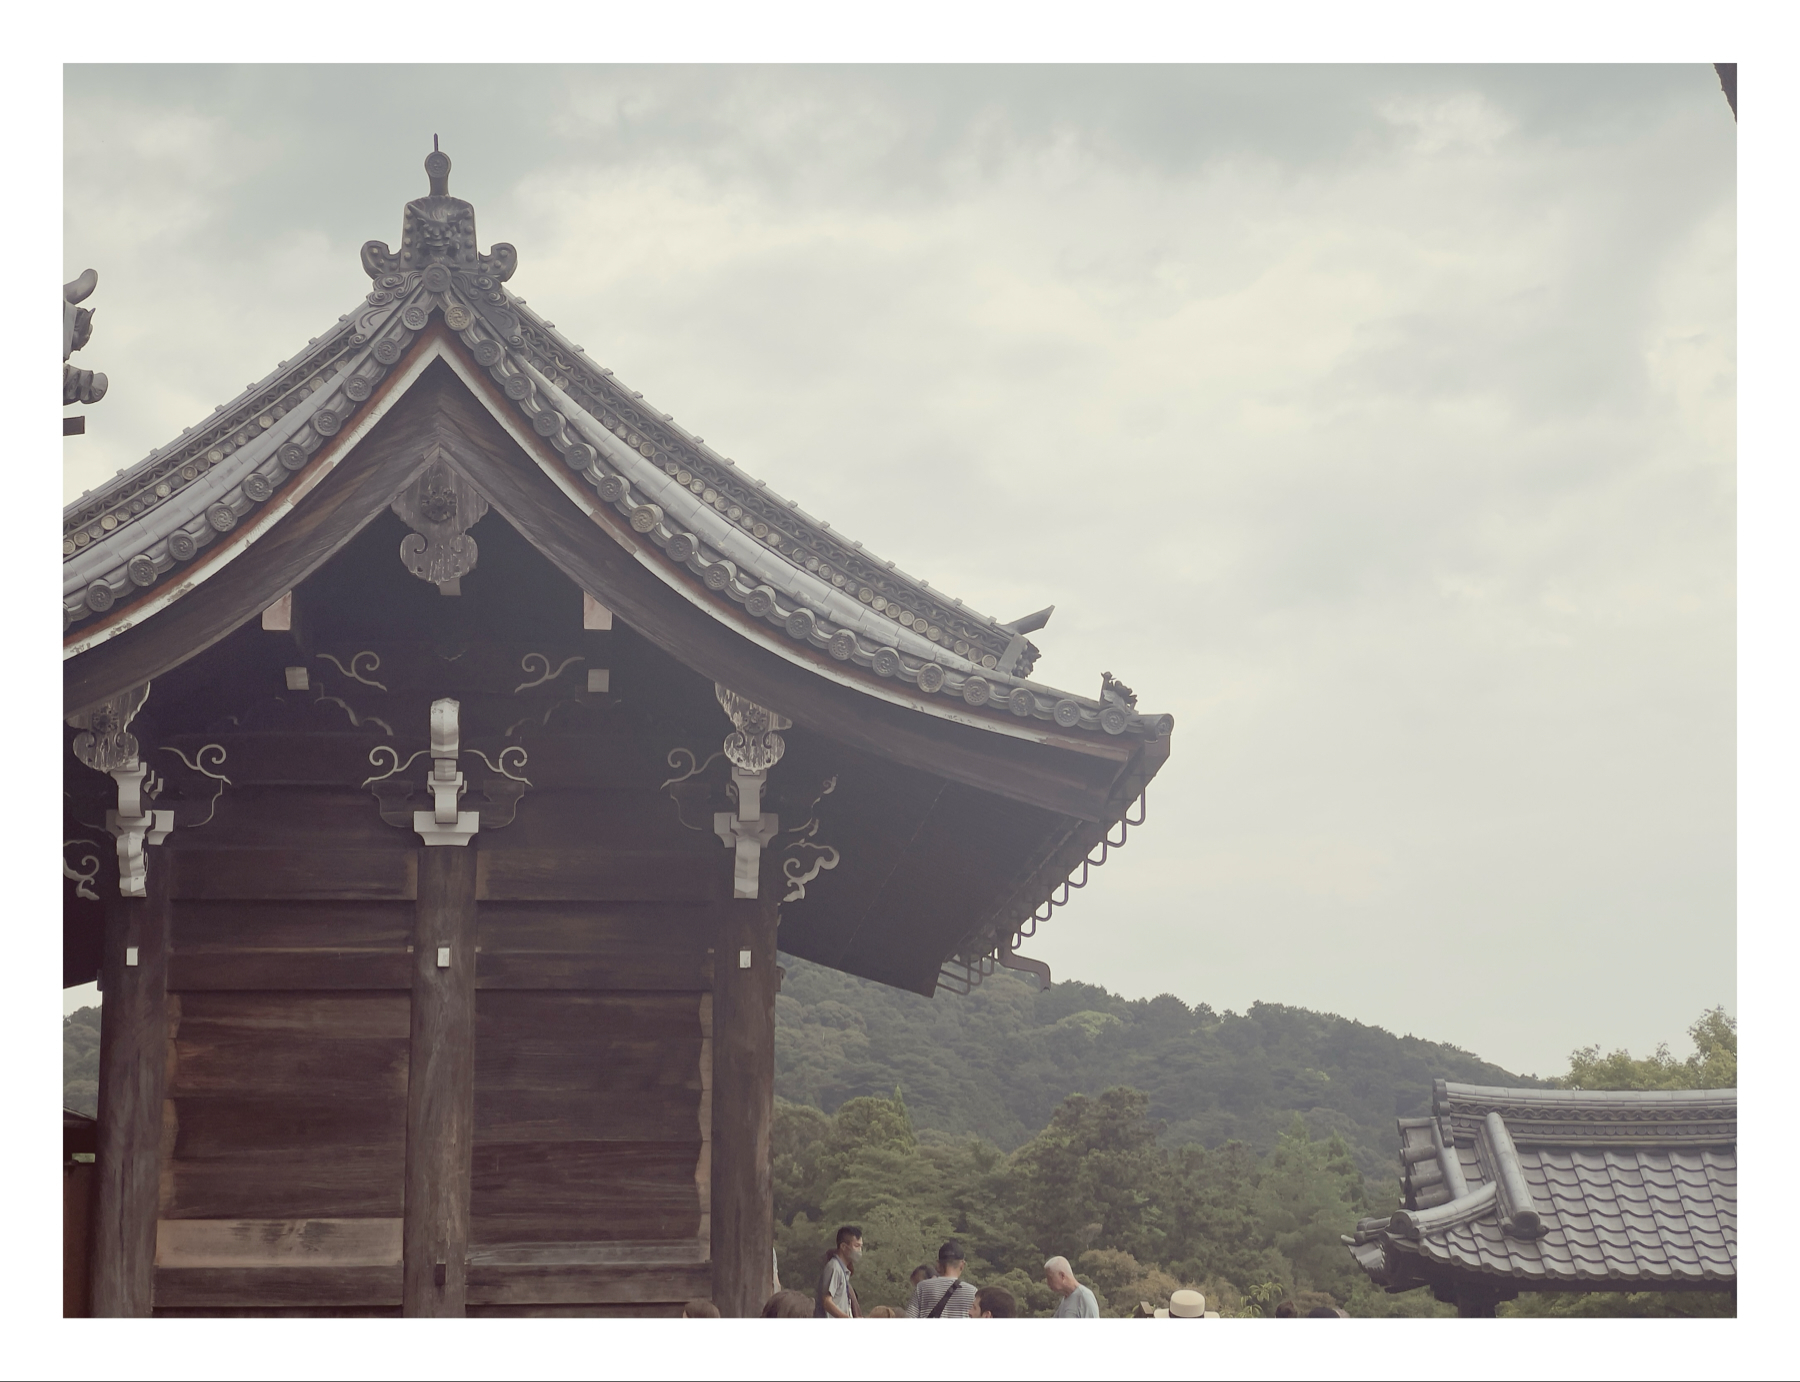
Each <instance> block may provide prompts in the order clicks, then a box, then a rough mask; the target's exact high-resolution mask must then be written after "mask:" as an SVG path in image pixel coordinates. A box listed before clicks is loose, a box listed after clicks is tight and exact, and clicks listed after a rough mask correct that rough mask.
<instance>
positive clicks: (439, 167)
mask: <svg viewBox="0 0 1800 1382" xmlns="http://www.w3.org/2000/svg"><path fill="white" fill-rule="evenodd" d="M425 172H426V175H427V176H429V177H430V179H431V192H430V193H429V195H431V196H433V197H447V196H449V195H450V156H449V155H448V154H446V153H442V152H440V151H439V149H438V137H437V136H436V135H435V134H434V135H432V136H431V152H430V153H428V154H426V155H425Z"/></svg>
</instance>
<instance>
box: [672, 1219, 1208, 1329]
mask: <svg viewBox="0 0 1800 1382" xmlns="http://www.w3.org/2000/svg"><path fill="white" fill-rule="evenodd" d="M862 1256H863V1231H862V1229H860V1228H859V1227H857V1226H856V1225H855V1224H845V1225H844V1226H843V1227H842V1228H840V1229H839V1230H838V1231H837V1245H836V1247H834V1248H833V1249H832V1251H831V1252H829V1253H827V1254H826V1255H825V1261H824V1262H823V1263H822V1264H821V1266H820V1269H819V1281H818V1285H817V1286H816V1287H815V1288H814V1290H813V1295H812V1299H811V1300H808V1299H807V1297H806V1295H805V1293H804V1292H801V1291H791V1290H785V1289H783V1290H777V1291H776V1292H775V1294H774V1295H772V1296H770V1297H769V1300H768V1303H767V1304H766V1305H764V1306H763V1308H762V1314H763V1318H765V1319H777V1320H779V1319H836V1320H853V1319H864V1318H867V1319H872V1320H879V1319H908V1320H1010V1319H1013V1318H1015V1317H1017V1315H1018V1314H1019V1303H1018V1301H1017V1300H1015V1299H1014V1298H1013V1294H1012V1292H1011V1291H1008V1290H1007V1289H1006V1288H1005V1287H1004V1286H982V1287H977V1286H976V1285H975V1284H974V1283H973V1282H970V1281H965V1280H964V1279H963V1270H964V1268H965V1267H966V1266H967V1265H968V1255H967V1254H966V1253H965V1252H964V1251H963V1248H962V1244H960V1243H958V1242H957V1241H956V1240H955V1239H954V1238H952V1239H950V1240H948V1241H947V1242H945V1243H944V1245H943V1246H942V1247H940V1248H939V1249H938V1255H937V1263H936V1265H935V1266H933V1265H931V1264H929V1263H921V1264H920V1265H919V1266H917V1267H915V1268H913V1271H912V1295H911V1296H910V1297H909V1298H908V1300H907V1302H906V1306H905V1308H904V1309H902V1310H895V1309H894V1308H893V1307H892V1306H891V1305H878V1306H876V1307H875V1308H874V1309H872V1310H869V1311H867V1312H866V1313H865V1312H864V1310H863V1308H862V1306H861V1304H860V1302H858V1300H857V1298H856V1286H855V1281H854V1278H855V1276H856V1268H857V1266H858V1264H859V1263H861V1261H862ZM1044 1282H1045V1284H1046V1285H1047V1286H1049V1288H1050V1289H1051V1290H1052V1291H1053V1292H1055V1294H1056V1296H1057V1305H1056V1311H1055V1314H1054V1315H1053V1317H1052V1318H1055V1319H1059V1320H1097V1319H1099V1318H1100V1302H1099V1301H1098V1300H1097V1299H1096V1298H1095V1296H1094V1293H1093V1291H1092V1289H1090V1288H1089V1287H1087V1286H1084V1285H1082V1284H1081V1282H1079V1281H1077V1280H1076V1279H1075V1269H1074V1268H1073V1267H1071V1266H1070V1265H1069V1259H1068V1258H1066V1257H1052V1258H1051V1259H1050V1260H1049V1261H1047V1262H1046V1263H1044ZM1154 1314H1155V1316H1156V1318H1158V1319H1177V1320H1182V1319H1194V1320H1198V1319H1217V1318H1218V1312H1216V1311H1212V1310H1208V1309H1207V1308H1206V1297H1205V1296H1204V1295H1202V1294H1201V1293H1200V1292H1198V1291H1190V1290H1182V1291H1176V1292H1175V1293H1174V1294H1173V1295H1172V1296H1170V1298H1169V1304H1168V1306H1167V1308H1164V1309H1157V1310H1156V1311H1155V1312H1154ZM682 1315H683V1317H684V1318H687V1319H717V1318H718V1315H719V1310H718V1307H717V1306H715V1305H714V1304H713V1303H712V1302H711V1301H705V1300H695V1301H689V1302H688V1304H687V1305H686V1306H685V1307H684V1308H683V1310H682Z"/></svg>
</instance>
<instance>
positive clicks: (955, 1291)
mask: <svg viewBox="0 0 1800 1382" xmlns="http://www.w3.org/2000/svg"><path fill="white" fill-rule="evenodd" d="M967 1260H968V1259H967V1258H966V1257H965V1256H964V1255H963V1250H962V1244H961V1243H959V1242H957V1241H956V1240H955V1239H954V1238H952V1239H951V1240H950V1241H949V1242H947V1243H945V1244H944V1246H943V1247H941V1248H939V1249H938V1274H937V1275H936V1276H932V1277H926V1278H925V1280H923V1281H921V1282H920V1283H919V1284H918V1285H917V1286H915V1287H913V1293H912V1299H911V1300H909V1301H907V1302H906V1312H905V1318H906V1319H909V1320H966V1319H968V1318H969V1312H970V1311H971V1310H972V1309H974V1307H975V1288H974V1287H973V1286H971V1285H969V1283H968V1282H966V1281H964V1280H963V1279H962V1274H963V1264H964V1263H965V1262H966V1261H967Z"/></svg>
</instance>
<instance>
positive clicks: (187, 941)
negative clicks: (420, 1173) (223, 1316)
mask: <svg viewBox="0 0 1800 1382" xmlns="http://www.w3.org/2000/svg"><path fill="white" fill-rule="evenodd" d="M260 853H261V852H260V851H249V850H216V851H207V852H201V851H186V852H183V853H182V854H181V855H180V856H178V857H179V868H178V870H177V875H178V882H177V891H178V894H179V896H178V899H177V901H176V902H175V903H174V904H173V908H172V920H171V935H170V940H171V953H170V957H169V958H170V981H169V996H168V998H167V1000H166V1001H167V1014H168V1016H167V1030H168V1046H169V1053H168V1062H167V1067H168V1074H167V1084H166V1088H165V1101H164V1105H163V1148H164V1154H163V1171H162V1194H161V1215H160V1221H159V1223H158V1225H157V1243H156V1307H157V1312H158V1313H159V1314H185V1313H201V1314H219V1313H239V1312H246V1311H250V1312H256V1313H263V1312H280V1313H292V1312H298V1313H305V1314H312V1313H320V1312H340V1311H352V1312H356V1313H363V1312H380V1311H384V1310H387V1309H390V1308H394V1307H398V1305H399V1302H400V1281H401V1233H400V1227H401V1212H402V1202H403V1185H404V1170H405V1158H406V1090H407V1079H408V1056H407V1048H408V1030H409V1023H410V1015H411V1006H412V1004H411V998H410V995H409V993H408V991H407V964H408V959H409V957H408V954H407V951H408V949H409V948H410V947H409V946H408V944H407V936H408V933H409V931H410V928H411V911H412V907H411V904H410V903H409V902H407V901H405V900H403V898H404V896H405V889H404V887H400V886H392V887H389V889H388V890H387V893H386V895H387V896H388V897H390V898H392V899H393V900H391V901H385V902H376V901H370V900H367V899H368V894H369V892H371V891H373V890H372V889H370V888H369V887H368V886H367V878H368V873H367V871H366V870H362V869H360V868H359V867H358V864H359V862H360V860H361V859H364V858H376V859H382V860H383V861H384V862H385V863H386V864H387V865H388V869H387V877H388V878H389V879H390V880H405V879H408V878H410V876H411V875H410V872H409V871H408V870H407V869H406V868H404V867H402V868H401V869H399V870H395V869H394V868H393V867H392V865H393V864H395V863H399V864H401V865H403V866H404V865H406V864H407V863H408V861H409V856H408V855H407V854H402V853H400V852H399V851H391V852H389V853H388V854H386V855H385V856H384V855H380V854H373V853H365V854H364V855H362V856H360V857H359V858H353V859H351V860H350V861H349V862H348V864H347V865H346V867H344V868H342V869H339V868H336V867H334V866H333V865H332V863H331V861H330V860H328V859H319V860H313V861H307V860H306V856H305V855H304V853H298V854H294V855H290V856H288V857H289V859H290V860H291V859H293V858H299V859H301V860H303V861H305V862H308V863H310V864H313V865H315V866H316V867H313V868H310V869H307V870H304V871H303V870H299V869H296V868H294V867H291V866H290V867H286V868H274V867H259V864H260V863H262V862H263V861H262V860H260V859H259V857H258V856H259V855H260ZM334 857H336V856H334ZM334 887H335V888H336V889H337V890H338V893H339V895H338V896H337V897H335V898H330V899H329V900H327V899H325V898H321V897H320V896H319V895H320V894H322V893H329V892H330V891H331V890H332V889H333V888H334ZM296 894H298V895H299V899H300V900H292V899H294V898H295V896H296ZM346 894H347V896H346Z"/></svg>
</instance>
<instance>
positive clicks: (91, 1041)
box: [63, 1007, 100, 1118]
mask: <svg viewBox="0 0 1800 1382" xmlns="http://www.w3.org/2000/svg"><path fill="white" fill-rule="evenodd" d="M99 1101H100V1009H99V1008H97V1007H96V1008H77V1009H76V1010H75V1011H74V1012H72V1013H70V1014H69V1015H68V1016H67V1017H65V1018H63V1107H65V1108H69V1109H73V1110H74V1111H75V1112H76V1113H85V1114H87V1116H88V1117H90V1118H92V1117H93V1116H94V1114H95V1112H96V1110H97V1107H98V1105H99Z"/></svg>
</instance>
